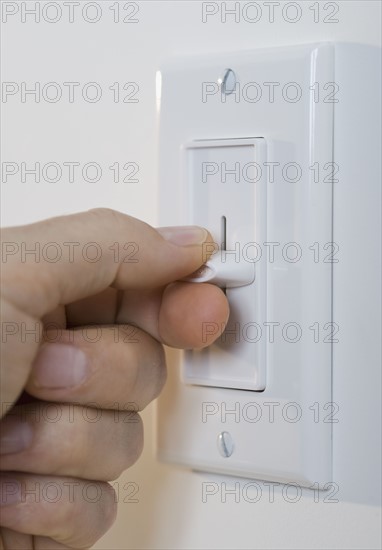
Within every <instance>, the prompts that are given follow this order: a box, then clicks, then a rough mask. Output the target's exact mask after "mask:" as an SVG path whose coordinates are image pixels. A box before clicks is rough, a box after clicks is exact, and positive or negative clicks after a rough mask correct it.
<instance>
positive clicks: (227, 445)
mask: <svg viewBox="0 0 382 550" xmlns="http://www.w3.org/2000/svg"><path fill="white" fill-rule="evenodd" d="M217 444H218V449H219V453H220V454H221V455H222V457H224V458H228V457H230V456H231V454H232V453H233V449H234V444H233V440H232V437H231V434H230V433H228V432H221V433H220V434H219V435H218V441H217Z"/></svg>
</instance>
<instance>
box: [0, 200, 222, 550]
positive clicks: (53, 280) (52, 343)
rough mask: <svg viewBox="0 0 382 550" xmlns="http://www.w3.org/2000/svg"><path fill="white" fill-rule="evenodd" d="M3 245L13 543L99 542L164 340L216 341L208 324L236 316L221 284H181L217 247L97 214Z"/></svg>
mask: <svg viewBox="0 0 382 550" xmlns="http://www.w3.org/2000/svg"><path fill="white" fill-rule="evenodd" d="M2 240H3V243H2V296H1V314H2V318H1V322H2V353H1V382H2V384H1V403H2V411H1V412H2V417H3V418H2V420H1V422H0V429H1V440H0V451H1V462H0V470H1V473H0V484H1V489H2V493H1V505H2V506H1V522H0V525H1V526H2V530H1V539H2V541H1V542H2V546H1V548H4V549H6V550H8V549H12V550H14V549H21V548H22V549H33V550H42V549H49V550H55V549H62V548H68V547H69V548H88V547H90V546H91V545H93V544H94V543H95V542H96V540H97V539H98V538H99V537H100V536H102V535H103V534H104V533H105V532H106V531H107V530H108V529H109V528H110V526H111V525H112V523H113V521H114V518H115V514H116V498H115V494H114V491H113V489H112V487H111V486H110V485H109V484H108V483H107V481H110V480H113V479H115V478H117V477H118V476H119V475H120V474H121V473H122V471H123V470H124V469H126V468H127V467H129V466H131V465H132V464H133V463H134V462H135V461H136V460H137V458H138V457H139V455H140V453H141V450H142V444H143V430H142V422H141V419H140V417H139V414H138V411H141V410H142V409H143V408H144V407H145V406H146V405H147V404H148V403H150V401H152V400H153V399H155V398H156V397H157V396H158V394H159V393H160V390H161V389H162V387H163V385H164V382H165V378H166V367H165V357H164V351H163V348H162V343H164V344H167V345H170V346H172V347H179V348H199V347H204V346H207V345H209V344H211V343H212V341H213V340H214V339H216V338H217V337H218V334H216V335H215V336H211V335H210V336H209V337H208V338H207V339H205V338H204V335H203V333H202V326H203V323H204V322H211V321H212V322H214V323H217V324H218V325H219V326H221V327H222V329H223V328H224V326H225V324H226V322H227V318H228V304H227V301H226V298H225V296H224V294H223V292H222V291H221V290H220V289H218V288H217V287H215V286H212V285H208V284H201V285H193V284H191V283H182V282H174V281H177V280H178V279H181V278H182V277H185V276H186V275H188V274H190V273H192V272H193V271H195V270H196V269H197V268H198V267H200V265H202V264H203V263H204V262H205V260H206V259H207V258H206V257H203V252H204V251H205V248H206V247H205V246H204V245H205V244H206V243H208V242H209V241H212V239H211V236H210V235H209V234H208V233H207V231H205V230H202V229H200V228H165V229H161V230H158V231H157V230H155V229H153V228H152V227H150V226H148V225H147V224H145V223H143V222H141V221H139V220H137V219H134V218H131V217H128V216H125V215H123V214H120V213H118V212H114V211H111V210H104V209H97V210H92V211H89V212H87V213H81V214H75V215H72V216H65V217H60V218H54V219H51V220H47V221H44V222H39V223H37V224H33V225H29V226H24V227H17V228H10V229H6V230H3V235H2ZM52 243H53V244H52ZM89 243H92V244H89ZM127 243H129V244H127ZM32 249H35V250H36V253H35V254H34V255H33V254H31V253H28V251H30V250H32ZM23 392H27V396H28V399H27V400H29V402H26V403H25V402H24V403H23V404H22V403H21V401H20V399H19V398H20V396H21V395H22V394H23ZM23 395H25V394H23ZM29 396H31V397H29ZM24 401H25V400H24ZM49 411H50V412H49ZM5 413H7V414H6V415H5ZM4 415H5V416H4ZM52 415H53V416H52ZM52 417H53V418H54V419H55V421H52ZM126 419H128V421H127V422H126Z"/></svg>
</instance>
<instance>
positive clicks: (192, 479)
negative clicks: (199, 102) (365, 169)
mask: <svg viewBox="0 0 382 550" xmlns="http://www.w3.org/2000/svg"><path fill="white" fill-rule="evenodd" d="M21 4H22V3H21ZM28 4H31V2H29V3H28ZM82 4H84V2H83V3H82ZM98 4H100V5H101V6H102V10H103V13H102V17H101V19H100V21H99V22H97V23H93V24H90V23H87V22H86V21H84V20H83V19H82V17H80V16H75V20H74V22H73V23H68V22H67V16H66V17H64V16H63V17H62V18H61V20H59V21H57V23H54V24H49V23H47V22H46V21H45V20H43V19H42V20H41V22H40V23H35V22H33V20H32V18H31V17H28V18H27V20H26V22H24V23H23V22H22V21H21V16H20V13H19V14H16V15H15V16H12V17H10V18H9V20H8V22H7V23H6V24H4V25H3V38H2V45H3V54H2V57H3V80H4V81H14V82H22V81H25V82H28V83H31V82H37V81H40V82H42V83H46V82H57V83H61V87H62V88H63V86H62V83H63V82H80V83H81V84H84V83H87V82H98V83H99V85H100V86H101V87H102V90H103V97H102V100H101V101H100V102H98V103H94V104H92V103H89V102H87V101H84V100H83V99H82V98H81V96H80V95H76V96H75V100H74V102H73V103H69V102H68V101H66V100H60V101H58V102H57V103H48V102H46V101H41V102H40V103H36V102H34V101H31V100H28V101H26V103H22V102H21V101H20V96H19V95H16V96H14V97H13V98H12V97H10V98H9V100H8V101H7V103H6V104H5V105H3V136H4V137H6V142H5V143H4V144H3V147H2V158H3V161H13V162H16V163H18V164H20V163H21V162H25V163H27V165H30V164H34V163H35V162H37V161H40V162H41V163H42V164H44V163H47V162H53V161H54V162H58V163H61V164H62V163H64V162H79V163H81V164H82V165H83V164H86V163H88V162H90V161H94V162H97V163H98V165H99V166H100V167H101V168H102V172H103V175H102V178H101V180H100V181H99V182H98V183H91V182H86V181H83V180H82V178H78V177H75V181H74V182H70V181H68V178H67V177H64V176H63V177H62V179H61V180H60V181H59V182H57V183H52V182H49V181H48V182H46V181H41V182H40V183H36V182H34V181H33V180H32V178H30V177H27V179H26V181H25V182H22V181H21V178H20V176H19V175H16V176H14V177H11V178H9V179H8V181H7V182H4V181H3V183H2V213H1V216H2V225H14V224H21V223H28V222H32V221H34V220H38V219H41V218H44V217H48V216H52V215H57V214H63V213H70V212H74V211H79V210H84V209H88V208H92V207H96V206H105V207H110V208H116V209H119V210H122V211H124V212H127V213H130V214H131V215H133V216H137V217H140V218H142V219H144V220H145V221H147V222H149V223H152V224H154V225H155V223H156V219H157V206H156V205H157V194H158V188H157V180H156V173H157V160H158V159H157V145H158V144H157V120H156V104H155V72H156V70H157V69H158V68H159V67H160V65H161V63H162V61H164V60H165V59H166V58H167V57H168V56H171V55H174V54H177V55H182V54H192V53H199V52H212V51H214V52H215V51H224V50H231V49H234V50H242V49H251V48H258V47H264V46H274V45H287V44H295V43H304V42H313V41H324V40H338V41H351V42H361V43H364V44H372V45H379V44H380V42H381V23H380V21H381V5H380V3H379V2H378V1H375V2H373V1H364V2H360V1H348V2H337V3H336V4H337V5H338V6H339V13H338V14H337V16H336V17H337V18H339V22H338V23H323V22H320V23H314V21H313V15H314V14H313V11H312V10H311V9H309V8H310V7H312V6H313V4H314V2H311V1H304V2H301V3H300V6H301V9H302V14H303V16H302V18H301V20H300V21H299V22H296V23H295V24H291V23H288V22H287V21H285V20H284V19H283V18H282V17H281V16H280V11H279V10H278V9H277V8H276V10H275V22H274V23H270V22H269V20H268V16H267V10H266V8H265V7H264V6H263V17H262V18H261V19H260V21H259V22H258V23H256V24H250V23H247V22H246V21H245V20H244V19H241V21H240V22H239V23H235V22H234V21H232V19H233V18H232V17H228V18H227V20H228V22H227V23H225V24H223V23H222V22H221V20H220V16H219V15H217V16H214V17H210V18H209V20H208V23H203V22H202V15H201V14H202V4H201V2H198V1H191V2H183V1H178V2H175V1H173V2H164V1H162V0H160V1H157V2H141V3H140V4H139V13H138V14H137V16H136V17H137V18H138V19H139V23H136V24H123V23H122V21H121V22H119V23H115V22H113V13H114V12H112V11H111V10H110V7H111V6H112V5H114V4H113V3H111V2H105V1H103V2H99V3H98ZM123 4H125V3H124V2H120V8H121V6H122V5H123ZM228 4H229V5H232V3H228ZM244 4H246V3H245V2H243V3H242V5H244ZM330 4H334V3H330ZM323 5H324V3H320V6H321V8H322V7H323ZM219 7H221V5H220V3H219ZM51 13H53V12H51ZM328 14H329V12H327V13H324V16H326V15H328ZM125 15H126V12H124V13H123V15H122V8H121V19H122V17H125ZM321 15H322V13H321ZM89 16H90V17H93V15H92V12H89ZM50 17H53V16H52V15H50ZM290 17H292V12H290ZM115 82H119V83H122V84H123V83H125V82H137V83H139V87H140V91H139V103H132V104H126V103H123V102H122V101H119V102H114V101H113V92H112V91H111V90H109V87H110V86H112V85H113V83H115ZM63 89H64V88H63ZM78 89H80V88H78ZM121 97H122V96H121ZM365 100H367V88H366V91H365ZM363 130H365V131H367V122H366V123H365V127H364V128H363ZM115 162H118V163H120V164H121V170H122V166H123V164H124V163H126V162H135V163H137V164H139V166H140V173H139V183H131V182H130V183H129V182H125V183H123V182H121V181H120V182H113V173H112V171H111V170H110V168H109V167H110V166H111V165H113V164H114V163H115ZM122 171H123V170H122ZM91 176H92V174H91V173H90V177H91ZM360 177H362V174H361V175H360ZM364 183H365V184H366V183H367V182H364ZM353 192H354V193H353V195H352V200H353V203H350V204H354V201H357V200H358V198H359V188H358V190H357V188H355V189H353ZM343 193H344V192H343ZM357 193H358V194H357ZM375 204H377V201H375ZM343 205H347V208H348V205H349V202H346V195H345V193H344V194H343V195H342V196H340V197H339V202H337V208H338V209H339V210H338V211H339V212H341V218H340V219H341V226H340V227H343V228H347V229H348V230H349V231H351V227H352V223H351V222H352V220H353V219H354V216H353V217H352V216H350V214H348V215H346V214H345V212H346V211H347V209H346V208H344V207H343ZM363 206H364V208H366V209H367V208H372V206H373V201H372V197H370V196H368V195H367V194H366V199H365V203H364V204H363ZM373 227H374V228H373ZM344 230H345V229H344ZM362 230H363V231H364V233H362V232H361V233H358V235H359V236H360V237H362V235H366V236H369V237H370V238H372V239H374V241H373V242H375V238H376V236H377V235H378V227H377V226H376V225H372V226H370V227H369V226H368V227H367V228H366V229H365V228H364V229H362ZM365 232H367V233H365ZM360 242H361V244H362V242H363V241H362V239H360ZM371 246H372V247H373V246H374V245H373V243H371ZM370 258H371V256H370ZM370 258H369V259H370ZM373 258H374V266H375V267H374V269H377V271H376V272H375V271H374V272H373V273H374V274H375V275H377V274H378V268H379V265H380V264H379V263H378V256H375V255H374V256H373ZM367 259H368V257H364V260H365V261H367ZM369 265H370V264H369ZM357 273H358V276H359V281H358V282H361V283H362V277H361V276H360V274H359V272H357ZM343 275H344V276H345V275H346V274H345V273H344V274H343ZM369 284H370V285H375V284H377V285H378V282H376V279H375V277H374V278H373V277H371V279H370V281H369ZM357 288H359V287H357ZM369 288H370V287H369ZM369 296H370V299H369V298H368V300H369V301H368V302H367V303H366V302H365V301H364V299H363V295H362V293H359V292H358V293H357V294H356V295H355V296H354V298H353V300H351V304H348V309H347V310H346V311H345V309H342V310H341V308H340V306H341V304H344V303H345V301H347V302H349V298H348V296H346V295H344V293H342V295H341V293H340V295H339V302H338V307H339V308H340V309H339V312H340V314H341V315H342V316H343V318H344V319H346V318H348V319H349V317H352V318H357V319H360V318H361V316H362V315H366V312H370V307H371V308H372V307H373V306H372V304H373V303H375V301H374V297H373V296H371V295H369ZM378 322H380V318H378V316H377V317H376V318H375V322H374V324H371V326H372V327H374V328H373V330H374V333H373V334H372V336H370V333H369V332H368V331H367V327H366V328H365V327H364V326H363V325H362V323H360V324H359V325H358V326H357V330H355V335H356V336H358V338H360V340H358V342H356V343H354V344H356V347H354V345H353V344H352V342H351V341H350V340H349V346H348V347H346V348H342V350H344V353H342V355H341V354H340V356H339V363H338V364H339V365H340V370H339V373H340V374H335V376H336V378H335V383H336V384H337V387H338V388H339V389H340V390H341V391H342V392H344V391H349V392H350V393H351V397H352V399H351V400H348V402H347V404H348V405H349V403H350V404H351V403H353V404H354V406H353V405H349V407H348V416H347V418H348V422H347V423H345V425H346V430H345V429H342V431H341V430H340V431H339V439H338V440H337V441H339V442H341V443H340V445H337V446H336V440H335V445H334V463H335V466H336V472H338V476H339V478H340V479H341V480H343V486H342V488H343V489H344V492H343V495H344V496H341V492H340V497H339V499H340V502H338V503H329V502H324V501H323V500H322V498H320V499H319V502H315V501H314V495H313V493H309V492H307V493H304V495H303V497H302V498H301V500H300V501H299V502H297V503H295V504H292V503H291V502H288V501H287V499H285V498H283V495H282V492H281V489H280V488H279V487H276V488H275V493H274V501H273V502H272V499H270V497H269V488H267V487H265V486H264V487H263V493H262V496H261V498H260V500H259V501H258V502H257V503H250V502H248V501H249V500H250V499H249V498H247V499H245V498H244V497H243V495H242V494H241V496H240V498H239V502H235V497H234V496H233V495H231V496H230V495H228V496H227V500H226V502H222V499H221V496H220V495H216V496H215V497H211V498H209V499H208V500H207V502H206V503H203V502H202V482H203V481H213V482H217V483H221V482H223V481H225V482H226V483H227V487H233V486H234V483H235V481H236V480H233V479H225V480H224V479H220V478H218V477H214V476H211V475H207V474H200V473H193V472H189V471H186V470H180V469H177V468H173V467H169V466H166V465H161V464H158V463H157V462H156V460H155V457H154V445H153V436H154V425H153V415H154V409H153V407H152V406H151V407H149V408H148V409H147V410H146V411H145V412H144V420H145V427H146V447H145V451H144V454H143V456H142V458H141V460H140V461H139V463H138V464H136V465H135V466H134V467H133V468H131V469H130V470H129V471H128V472H127V473H126V474H125V475H124V476H123V477H122V479H121V480H119V482H120V488H121V500H123V499H124V500H127V502H122V501H121V503H120V509H119V516H118V521H117V523H116V525H115V526H114V528H113V530H112V532H111V533H109V534H107V535H106V536H105V537H104V538H103V539H102V540H101V541H100V542H99V543H98V544H97V548H100V549H110V548H113V549H114V548H121V549H122V548H166V549H168V548H216V549H220V548H273V549H274V548H379V547H380V545H381V539H380V536H381V534H380V527H381V523H380V522H381V517H380V509H379V508H378V507H377V506H375V505H374V504H375V501H376V500H377V498H376V495H377V494H378V481H377V477H378V470H379V468H378V459H377V458H376V457H378V452H379V445H378V441H379V439H378V436H377V437H376V438H375V437H374V436H373V433H372V431H371V426H370V425H365V424H364V422H363V421H367V420H369V421H370V420H371V423H372V417H370V414H371V413H370V409H368V407H367V402H366V401H364V402H363V401H362V399H365V397H364V395H363V394H362V393H359V392H358V389H359V384H358V383H357V378H356V377H355V374H356V373H357V372H358V373H359V374H361V378H362V371H363V369H364V371H365V373H366V375H367V373H368V372H370V374H372V375H373V376H374V378H373V377H369V378H368V381H369V385H370V389H371V388H372V387H374V391H375V394H374V395H373V396H372V397H370V399H372V400H373V403H375V400H378V398H379V395H378V394H379V392H378V386H377V385H376V381H377V377H375V375H376V370H375V369H374V367H375V366H376V365H374V367H373V370H370V367H369V365H368V362H367V361H366V359H365V356H363V355H362V353H360V352H362V345H363V340H362V334H369V338H370V340H369V341H368V342H367V345H368V346H369V347H368V350H369V354H370V355H369V357H370V358H373V355H374V357H375V353H377V352H378V340H379V337H378V333H377V336H376V339H375V336H374V335H375V334H376V333H375V330H376V329H378ZM376 323H377V324H376ZM353 329H354V326H353ZM360 331H363V332H361V333H360ZM353 332H354V331H353ZM360 334H361V336H360ZM373 346H374V348H373ZM352 350H358V356H357V357H352ZM170 355H171V357H170V358H169V359H170V360H169V368H170V369H175V368H177V365H176V354H170ZM355 359H356V360H357V361H360V363H361V364H359V368H358V369H357V368H356V367H357V366H356V365H355ZM362 359H363V360H362ZM347 367H349V370H348V372H347V371H346V368H347ZM368 369H369V370H368ZM359 371H361V372H359ZM347 376H349V379H348V385H347ZM335 387H336V386H335ZM345 387H346V388H348V390H345V389H344V388H345ZM357 407H358V408H359V410H363V411H366V410H367V411H369V412H368V414H366V413H365V414H364V415H363V416H362V412H361V413H360V414H357ZM374 413H375V414H379V409H378V407H377V406H376V408H375V409H374ZM357 442H359V444H358V445H357ZM352 446H353V447H354V452H353V450H352V448H353V447H352ZM363 449H366V451H365V452H363V453H362V451H363ZM341 472H342V474H341ZM344 472H346V474H345V473H344ZM350 473H351V475H350ZM351 476H354V483H355V485H356V487H357V491H353V492H350V493H349V494H348V495H346V491H347V489H348V488H349V484H351ZM375 476H377V477H376V481H375V486H374V487H373V478H374V477H375ZM128 482H134V483H136V484H137V485H138V486H139V492H138V494H137V495H136V498H137V499H138V501H139V502H137V503H134V502H129V496H128V491H127V490H124V489H123V486H124V484H125V483H128ZM240 483H241V487H243V486H244V485H245V483H246V481H245V480H242V481H241V482H240ZM366 486H367V490H366V489H365V490H363V489H364V488H365V487H366ZM128 487H131V485H130V486H128ZM340 487H341V485H340ZM357 493H358V496H359V498H357ZM349 495H350V496H349ZM130 500H131V497H130ZM370 503H371V504H370Z"/></svg>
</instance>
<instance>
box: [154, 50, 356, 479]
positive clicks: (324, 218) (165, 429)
mask: <svg viewBox="0 0 382 550" xmlns="http://www.w3.org/2000/svg"><path fill="white" fill-rule="evenodd" d="M334 54H335V48H334V46H332V45H330V44H305V45H298V46H293V47H289V46H288V47H282V48H269V49H264V50H263V49H260V50H255V51H245V52H232V53H230V52H227V53H221V54H211V55H209V54H207V53H205V54H203V56H200V57H195V58H194V57H189V58H187V59H175V60H173V61H172V62H169V64H168V65H167V66H166V67H165V68H164V70H163V71H162V72H161V73H160V75H159V76H158V78H157V83H158V90H157V92H158V93H157V97H158V111H159V114H160V155H159V158H160V184H159V185H160V192H159V200H160V223H161V225H164V226H168V225H185V224H192V225H193V224H199V225H202V226H205V227H207V228H208V229H209V230H210V231H211V232H212V234H213V237H214V239H215V240H216V242H217V243H218V247H219V254H221V255H223V254H224V249H226V253H227V254H228V258H229V260H228V261H229V262H232V258H235V260H237V261H238V265H239V266H240V265H243V262H244V265H245V264H247V263H248V265H250V266H251V267H253V268H254V280H253V281H251V282H249V283H248V284H245V285H243V286H236V287H233V288H232V287H229V288H227V289H226V293H227V298H228V300H229V302H230V308H231V317H230V320H229V324H228V327H227V329H226V331H225V333H224V334H223V336H222V337H221V338H220V339H218V341H217V342H216V343H215V344H214V345H212V346H211V347H209V348H208V349H204V350H202V351H186V352H179V354H178V353H177V352H173V351H172V352H171V354H172V355H171V357H174V353H177V355H176V357H175V360H173V361H171V362H170V368H169V378H168V383H167V385H166V387H165V389H164V392H163V394H162V396H161V397H160V398H159V400H158V414H157V419H158V429H157V449H158V456H159V458H160V459H161V460H163V461H166V462H172V463H175V464H179V465H184V466H187V467H190V468H193V469H197V470H204V471H209V472H216V473H222V474H227V475H238V476H243V477H246V478H254V479H264V480H271V481H276V482H286V483H291V482H294V483H298V484H300V485H304V486H307V487H309V486H311V487H317V486H320V487H321V486H325V484H328V483H329V482H330V481H331V444H332V443H331V442H332V439H331V434H332V425H331V423H330V422H327V421H325V420H324V418H326V415H328V414H329V418H333V419H334V420H333V421H336V418H337V417H336V412H335V411H336V407H335V404H333V403H332V382H331V380H332V353H333V346H332V338H333V337H334V338H336V335H335V331H336V325H335V319H333V318H332V311H333V310H332V276H333V273H332V268H333V264H332V263H331V262H330V261H328V260H330V258H333V257H334V258H335V253H336V247H335V244H334V243H333V242H332V241H333V234H332V215H333V208H332V196H333V180H332V178H333V177H335V173H336V169H337V168H336V165H335V159H334V154H335V151H334V149H333V135H334V109H335V106H336V101H338V98H339V97H340V94H339V93H338V89H337V88H336V86H335V82H334V74H335V71H334V69H335V55H334ZM350 65H351V61H349V66H350ZM227 74H229V75H231V76H232V75H233V74H234V82H231V84H230V87H229V91H230V93H227V88H226V86H224V85H223V83H224V82H226V81H227V79H226V78H225V76H226V75H227ZM251 262H253V263H251ZM210 265H211V268H212V269H213V266H214V264H213V263H212V264H210ZM207 267H208V266H207ZM231 267H232V265H230V268H229V269H231ZM240 269H241V268H240ZM239 271H240V270H239ZM230 273H231V271H230ZM200 275H201V274H200V273H199V276H200ZM243 279H244V281H245V280H246V279H247V276H243ZM243 279H242V280H243ZM249 280H251V275H250V276H249ZM218 282H220V283H221V280H220V281H218ZM185 315H187V312H185ZM214 322H215V320H214V319H211V323H210V324H209V325H208V324H206V325H205V326H204V327H200V330H203V329H204V330H205V331H212V332H213V331H214V330H216V327H215V325H214Z"/></svg>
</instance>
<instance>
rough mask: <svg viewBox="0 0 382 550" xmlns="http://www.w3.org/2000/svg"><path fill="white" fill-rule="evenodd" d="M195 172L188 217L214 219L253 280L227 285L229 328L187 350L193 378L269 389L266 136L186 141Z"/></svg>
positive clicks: (221, 242) (190, 173) (189, 174)
mask: <svg viewBox="0 0 382 550" xmlns="http://www.w3.org/2000/svg"><path fill="white" fill-rule="evenodd" d="M184 154H185V157H186V158H185V163H184V164H185V169H186V175H185V178H186V179H187V180H188V185H187V188H188V193H189V196H188V197H187V203H188V204H189V213H188V216H187V223H189V224H190V225H200V226H202V227H207V228H208V229H209V230H210V231H211V233H212V235H213V237H214V240H215V242H216V243H217V246H219V249H220V250H221V251H222V252H221V255H222V262H224V261H225V262H226V263H229V262H230V263H232V262H235V264H237V267H238V268H239V266H243V270H245V269H248V268H253V269H254V281H253V282H252V283H251V284H248V285H245V286H240V287H237V288H227V289H226V295H227V298H228V301H229V304H230V310H231V314H230V318H229V321H228V325H227V328H226V330H225V332H224V333H223V335H222V336H221V337H220V338H219V339H218V340H217V341H216V342H215V343H214V344H213V345H212V346H210V347H208V348H206V349H203V350H196V351H186V352H185V354H184V379H185V381H187V382H188V383H193V384H201V385H206V386H216V387H225V388H237V389H248V390H263V389H264V388H265V383H266V340H265V338H261V335H262V328H263V327H264V324H263V323H264V322H266V292H267V289H266V258H264V257H263V253H262V248H263V247H262V244H261V243H264V242H266V228H267V201H266V197H267V184H266V177H265V163H266V144H265V140H264V139H262V138H256V139H234V140H201V141H195V142H193V143H190V144H189V145H188V146H187V147H185V151H184ZM201 330H202V336H203V339H206V338H207V337H208V336H210V335H211V334H217V333H219V332H220V331H221V327H219V326H217V324H216V322H214V321H213V319H211V321H210V322H206V323H204V325H203V326H202V327H201Z"/></svg>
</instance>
